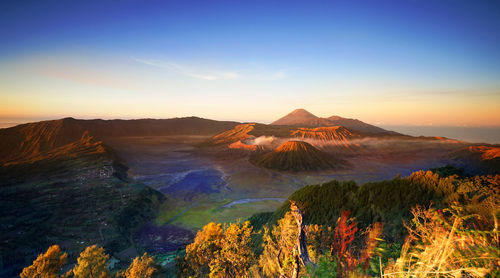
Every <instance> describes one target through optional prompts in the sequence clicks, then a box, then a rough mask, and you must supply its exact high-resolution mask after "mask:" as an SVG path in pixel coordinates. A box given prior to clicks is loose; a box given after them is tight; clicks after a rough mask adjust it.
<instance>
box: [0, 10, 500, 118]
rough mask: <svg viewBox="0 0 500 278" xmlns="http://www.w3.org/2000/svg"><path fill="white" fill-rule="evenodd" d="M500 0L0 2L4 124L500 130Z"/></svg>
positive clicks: (0, 87) (0, 92) (0, 105)
mask: <svg viewBox="0 0 500 278" xmlns="http://www.w3.org/2000/svg"><path fill="white" fill-rule="evenodd" d="M499 15H500V2H498V1H459V0H450V1H444V0H443V1H438V0H431V1H422V0H418V1H417V0H415V1H412V0H404V1H401V0H398V1H292V0H288V1H281V2H280V1H257V0H251V1H250V0H249V1H207V0H205V1H187V0H182V1H181V0H179V1H155V0H145V1H144V0H143V1H127V0H120V1H102V0H101V1H77V0H73V1H49V0H47V1H2V2H1V3H0V122H16V123H19V122H26V121H32V120H34V119H56V118H62V117H70V116H71V117H75V118H106V119H112V118H125V119H129V118H171V117H182V116H199V117H204V118H211V119H217V120H237V121H249V122H252V121H257V122H264V123H269V122H271V121H273V120H275V119H277V118H279V117H281V116H283V115H285V114H286V113H288V112H290V111H292V110H294V109H296V108H305V109H307V110H308V111H310V112H312V113H313V114H315V115H317V116H322V117H328V116H331V115H339V116H342V117H348V118H357V119H360V120H362V121H365V122H368V123H372V124H379V125H433V126H497V127H498V126H500V16H499Z"/></svg>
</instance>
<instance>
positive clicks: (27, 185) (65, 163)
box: [0, 134, 165, 277]
mask: <svg viewBox="0 0 500 278" xmlns="http://www.w3.org/2000/svg"><path fill="white" fill-rule="evenodd" d="M45 138H52V139H54V141H52V142H55V143H54V144H47V145H45V143H44V144H40V145H39V148H38V149H41V150H43V151H40V152H37V155H32V156H30V159H22V160H18V161H16V162H15V163H14V162H12V163H9V164H7V165H3V166H1V167H0V199H1V200H2V202H0V211H1V212H2V213H1V214H0V223H2V225H0V242H2V244H0V246H1V247H0V276H2V277H11V276H14V275H18V274H19V273H20V267H22V266H25V265H26V264H28V263H30V262H31V261H32V260H33V259H34V258H35V257H36V255H37V254H38V253H39V251H40V250H42V249H46V248H47V247H48V246H50V245H52V244H56V243H57V244H59V245H61V246H64V247H65V249H66V250H67V251H68V252H69V257H70V258H73V259H74V258H76V256H77V255H78V253H79V252H81V251H82V249H83V248H84V247H85V246H86V245H88V244H99V245H101V246H105V247H106V249H109V252H110V253H111V254H112V255H113V256H115V257H117V258H122V259H125V258H127V257H126V256H125V257H123V256H122V255H120V252H122V251H123V250H125V249H128V248H130V246H131V245H132V244H133V243H132V242H131V241H130V239H131V237H132V235H133V233H134V231H135V230H136V229H137V228H138V227H139V226H141V225H142V224H144V223H146V222H147V221H149V220H151V219H152V218H154V216H155V214H156V212H157V209H158V207H159V206H160V205H161V203H162V202H163V201H164V199H165V197H163V195H162V194H161V193H159V192H156V191H154V190H152V189H151V188H149V187H145V186H143V185H136V184H132V183H130V182H129V180H128V178H127V173H126V170H127V167H126V166H125V165H123V164H122V163H121V160H120V159H119V158H117V157H116V155H115V154H114V152H113V151H112V150H111V149H109V148H108V147H107V146H106V145H104V144H102V142H100V141H95V140H94V139H93V138H92V137H90V136H88V134H84V136H82V138H80V139H79V140H77V141H75V142H71V143H69V144H66V145H62V146H59V147H54V148H53V149H51V150H48V147H50V146H57V145H58V144H62V143H61V141H60V140H57V137H56V138H53V137H51V136H46V137H45ZM37 142H41V140H38V141H37Z"/></svg>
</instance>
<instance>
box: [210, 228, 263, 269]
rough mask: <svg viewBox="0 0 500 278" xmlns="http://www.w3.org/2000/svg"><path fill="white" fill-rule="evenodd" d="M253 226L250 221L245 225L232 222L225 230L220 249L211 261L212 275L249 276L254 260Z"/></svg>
mask: <svg viewBox="0 0 500 278" xmlns="http://www.w3.org/2000/svg"><path fill="white" fill-rule="evenodd" d="M251 235H252V226H250V222H249V221H245V222H244V223H243V225H241V224H240V223H236V224H234V223H233V224H231V225H229V227H227V228H226V229H225V230H224V238H223V240H222V241H221V244H220V248H221V249H220V251H218V252H217V253H216V255H215V258H214V260H213V261H212V262H211V263H210V277H247V276H248V275H247V274H248V269H249V268H250V266H251V264H252V263H253V261H254V254H253V252H252V242H251Z"/></svg>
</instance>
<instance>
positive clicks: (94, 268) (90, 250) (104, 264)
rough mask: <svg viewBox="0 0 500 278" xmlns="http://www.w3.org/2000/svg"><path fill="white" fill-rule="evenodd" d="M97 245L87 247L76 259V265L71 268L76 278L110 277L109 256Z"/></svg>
mask: <svg viewBox="0 0 500 278" xmlns="http://www.w3.org/2000/svg"><path fill="white" fill-rule="evenodd" d="M104 252H105V250H104V248H102V247H97V245H92V246H89V247H87V248H86V249H85V250H84V251H83V252H82V253H80V257H78V259H77V262H78V263H77V265H76V266H75V267H74V268H73V275H74V277H76V278H88V277H90V278H105V277H110V274H109V271H108V260H109V255H107V254H106V253H104Z"/></svg>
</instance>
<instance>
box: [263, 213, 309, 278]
mask: <svg viewBox="0 0 500 278" xmlns="http://www.w3.org/2000/svg"><path fill="white" fill-rule="evenodd" d="M298 236H299V228H298V226H297V222H296V221H295V218H294V217H293V215H292V213H290V212H287V213H286V214H285V217H283V218H282V219H280V220H278V225H277V226H273V229H272V231H269V229H267V227H264V252H263V253H262V255H261V256H260V258H259V265H260V267H261V269H262V271H263V273H264V274H265V275H266V276H268V277H292V276H293V275H294V270H296V269H297V266H298V264H299V262H298V257H297V250H296V246H297V239H298Z"/></svg>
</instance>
